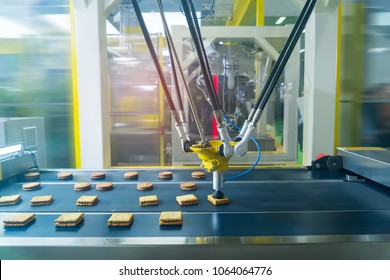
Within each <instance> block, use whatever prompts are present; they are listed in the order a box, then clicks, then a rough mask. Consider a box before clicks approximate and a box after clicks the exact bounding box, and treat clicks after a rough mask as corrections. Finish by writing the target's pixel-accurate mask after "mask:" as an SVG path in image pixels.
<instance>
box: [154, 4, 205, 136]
mask: <svg viewBox="0 0 390 280" xmlns="http://www.w3.org/2000/svg"><path fill="white" fill-rule="evenodd" d="M157 4H158V7H159V10H160V16H161V20H162V23H163V27H164V31H165V35H166V37H167V42H168V46H170V47H169V52H170V57H171V60H172V61H173V57H174V59H175V60H176V64H177V67H178V70H179V74H180V77H181V79H182V82H183V85H184V88H185V92H186V94H187V97H188V100H189V105H190V109H191V112H192V115H193V117H194V120H195V124H196V127H197V129H198V133H199V136H200V139H201V141H202V142H206V137H205V136H204V133H203V131H202V128H201V125H200V120H199V116H198V114H197V112H196V109H195V105H194V100H193V98H192V95H191V94H190V90H189V88H188V85H187V83H186V79H185V77H184V73H183V68H182V67H181V64H180V60H179V56H178V55H177V52H176V48H175V45H174V44H173V39H172V36H171V33H170V32H169V28H168V24H167V21H166V19H165V15H164V8H163V4H162V1H161V0H157ZM174 65H175V64H173V63H172V69H174V68H175V66H174ZM175 82H176V81H175ZM177 92H178V93H179V89H178V88H177ZM184 128H186V127H184Z"/></svg>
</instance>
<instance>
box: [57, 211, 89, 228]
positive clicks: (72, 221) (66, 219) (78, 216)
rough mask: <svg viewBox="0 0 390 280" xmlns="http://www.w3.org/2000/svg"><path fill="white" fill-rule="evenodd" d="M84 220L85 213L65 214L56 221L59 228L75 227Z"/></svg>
mask: <svg viewBox="0 0 390 280" xmlns="http://www.w3.org/2000/svg"><path fill="white" fill-rule="evenodd" d="M83 220H84V213H65V214H62V215H61V216H59V217H58V218H57V219H55V220H54V224H55V226H57V227H75V226H77V225H78V224H79V223H81V222H82V221H83Z"/></svg>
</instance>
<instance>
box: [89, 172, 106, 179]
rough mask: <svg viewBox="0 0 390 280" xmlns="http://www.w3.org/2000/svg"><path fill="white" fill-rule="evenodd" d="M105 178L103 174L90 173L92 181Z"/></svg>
mask: <svg viewBox="0 0 390 280" xmlns="http://www.w3.org/2000/svg"><path fill="white" fill-rule="evenodd" d="M104 178H106V173H104V172H92V174H91V179H92V180H99V179H104Z"/></svg>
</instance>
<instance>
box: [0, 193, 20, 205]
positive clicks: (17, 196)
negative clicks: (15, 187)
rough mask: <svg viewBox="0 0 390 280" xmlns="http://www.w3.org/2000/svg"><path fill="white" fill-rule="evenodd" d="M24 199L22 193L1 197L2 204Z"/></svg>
mask: <svg viewBox="0 0 390 280" xmlns="http://www.w3.org/2000/svg"><path fill="white" fill-rule="evenodd" d="M21 199H22V196H21V195H20V194H15V195H7V196H2V197H1V198H0V205H13V204H16V203H18V202H19V201H20V200H21Z"/></svg>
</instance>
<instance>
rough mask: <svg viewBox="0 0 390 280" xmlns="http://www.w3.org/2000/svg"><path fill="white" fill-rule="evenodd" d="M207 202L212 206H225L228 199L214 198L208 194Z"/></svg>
mask: <svg viewBox="0 0 390 280" xmlns="http://www.w3.org/2000/svg"><path fill="white" fill-rule="evenodd" d="M207 200H208V201H209V202H210V203H212V204H214V205H221V204H227V203H229V198H228V197H223V198H215V197H213V195H211V194H209V195H208V196H207Z"/></svg>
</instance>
